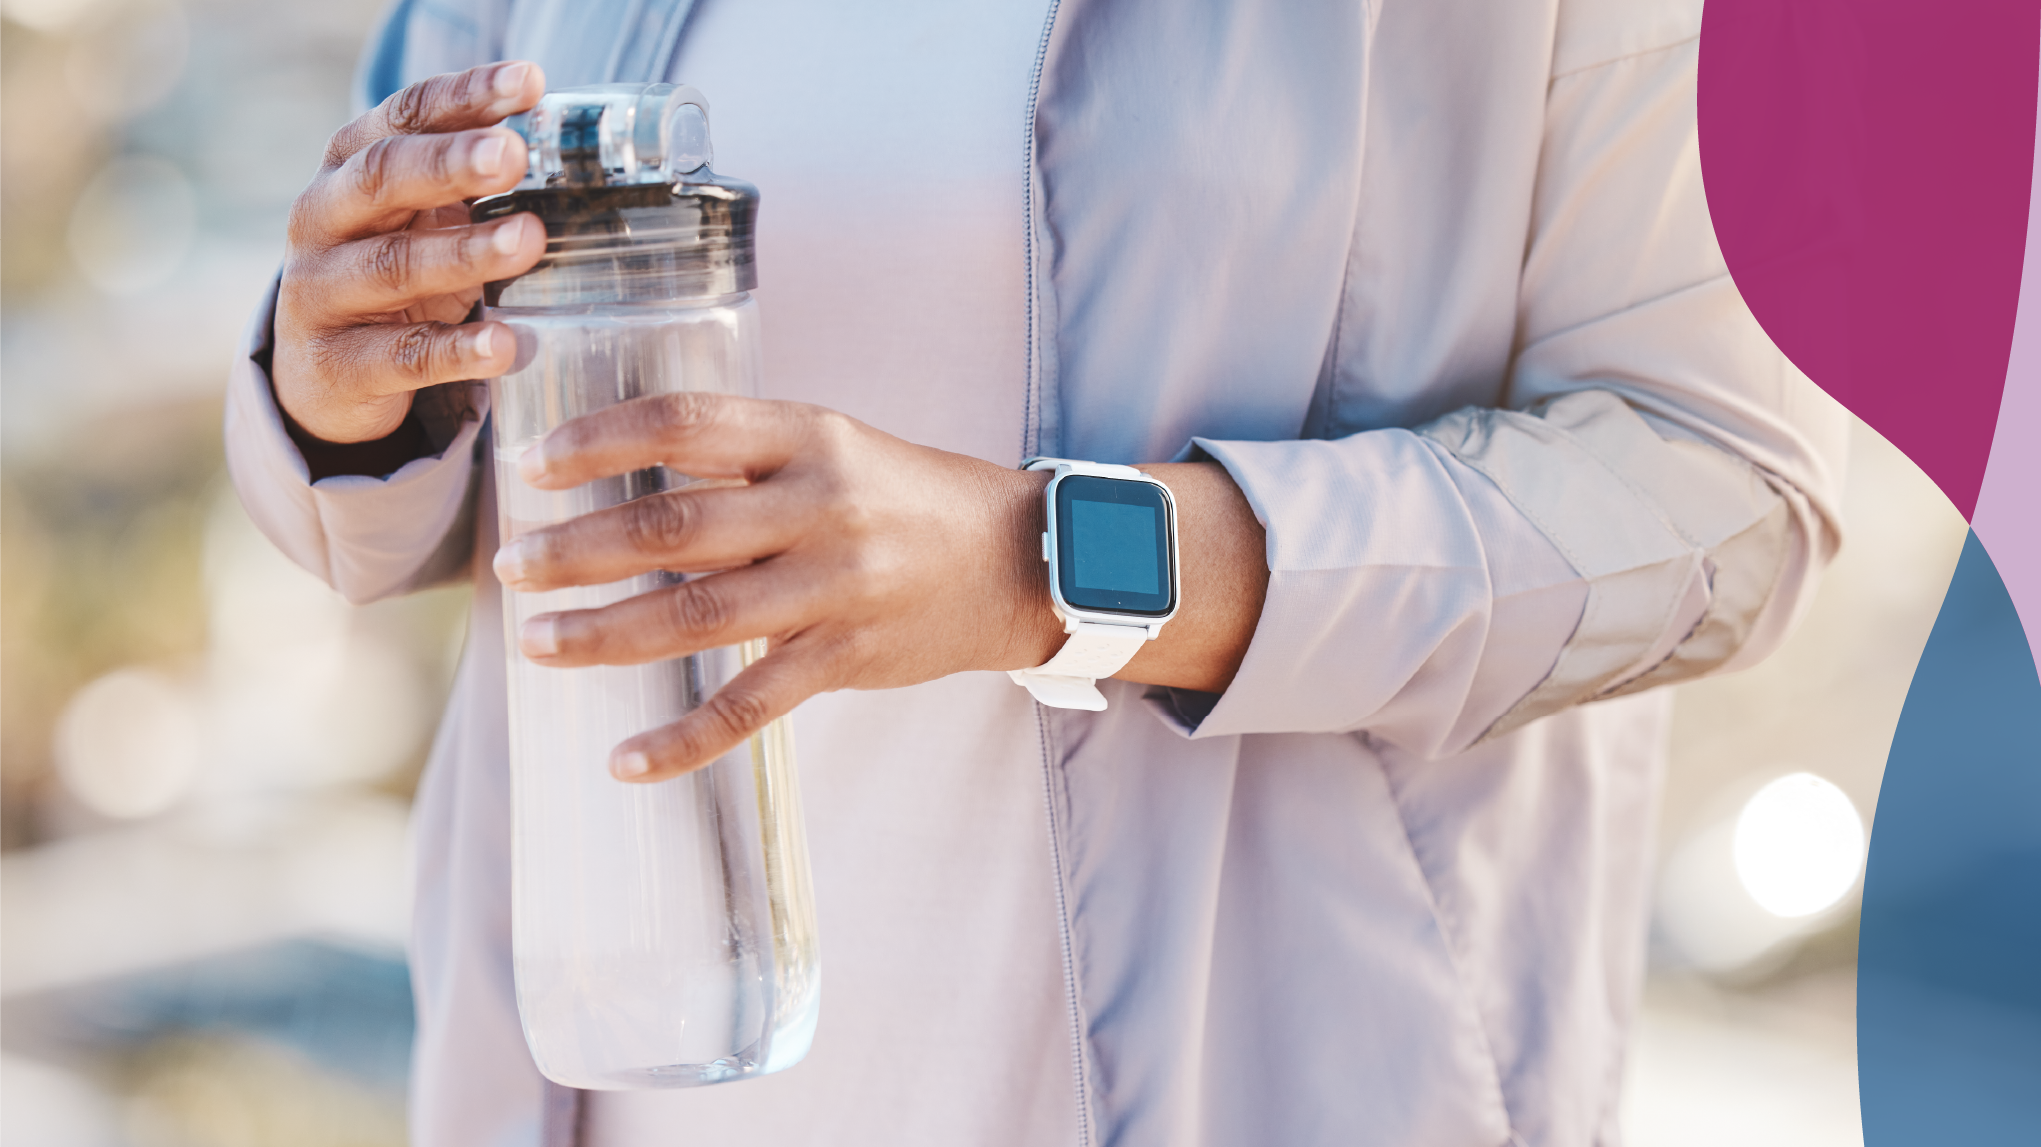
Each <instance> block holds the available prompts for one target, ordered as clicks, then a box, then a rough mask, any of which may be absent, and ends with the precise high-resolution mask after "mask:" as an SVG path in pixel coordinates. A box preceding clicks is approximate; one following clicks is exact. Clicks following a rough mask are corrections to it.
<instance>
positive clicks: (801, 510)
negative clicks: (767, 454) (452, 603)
mask: <svg viewBox="0 0 2041 1147" xmlns="http://www.w3.org/2000/svg"><path fill="white" fill-rule="evenodd" d="M812 516H813V513H812V510H811V509H810V507H809V506H808V505H807V504H805V503H804V500H803V499H802V498H801V497H800V495H799V494H798V493H797V492H790V491H787V490H783V489H780V488H777V487H774V486H771V485H765V486H718V487H711V488H707V489H694V488H690V489H685V490H674V491H671V492H668V493H665V494H653V495H651V496H649V497H644V498H638V499H636V500H634V501H630V502H626V503H624V504H623V505H621V506H612V507H610V508H609V509H606V510H597V511H596V512H594V513H592V514H585V515H583V516H581V517H579V518H575V519H573V520H571V521H567V522H562V523H560V524H559V525H556V526H548V527H546V528H544V529H540V530H533V531H531V532H530V533H527V534H523V535H520V536H518V537H516V538H512V539H511V540H510V541H509V542H508V543H506V544H505V545H504V547H503V548H502V549H500V550H498V551H496V577H497V579H498V580H499V581H501V582H502V583H503V584H504V585H506V586H509V587H510V588H511V589H514V590H518V591H519V592H522V593H536V592H540V591H544V590H549V589H559V588H560V587H562V586H570V585H607V584H608V583H610V582H613V581H621V580H622V579H624V578H627V577H636V576H637V575H639V574H642V573H649V572H650V571H652V570H674V571H679V572H701V571H709V570H727V569H730V568H732V567H735V566H741V565H744V564H746V563H748V562H752V561H755V560H757V559H759V558H763V557H769V556H771V555H773V554H777V553H780V552H782V551H784V550H785V549H786V548H787V547H789V546H791V545H793V544H794V542H795V541H797V540H798V539H799V538H800V537H801V536H802V534H804V533H805V532H806V530H807V524H808V521H809V519H810V518H811V517H812Z"/></svg>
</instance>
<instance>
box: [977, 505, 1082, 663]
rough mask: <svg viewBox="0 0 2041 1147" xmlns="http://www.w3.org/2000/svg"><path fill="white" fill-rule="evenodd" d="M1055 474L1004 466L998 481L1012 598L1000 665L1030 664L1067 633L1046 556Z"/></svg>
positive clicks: (1050, 652) (1052, 651)
mask: <svg viewBox="0 0 2041 1147" xmlns="http://www.w3.org/2000/svg"><path fill="white" fill-rule="evenodd" d="M1050 477H1051V475H1049V474H1047V473H1043V472H1041V471H1033V472H1030V471H1025V470H1008V469H1005V468H1003V467H1002V468H1000V470H999V472H998V475H997V476H996V477H995V479H994V481H995V483H996V488H997V491H998V492H997V493H996V494H995V498H996V500H997V504H998V505H999V506H1000V517H999V527H998V528H999V534H1000V536H1001V537H1002V538H1004V539H1005V541H1006V545H1005V546H1004V547H1003V548H1004V550H1005V556H1004V558H1003V560H1002V562H1001V564H1000V569H1001V571H1002V577H1003V578H1004V582H1005V592H1004V593H1003V594H1002V595H1001V598H1002V599H1003V600H1004V601H1005V602H1007V608H1006V610H1005V611H1004V613H1005V617H1006V624H1005V626H1004V627H1003V637H1004V640H1002V641H1000V642H999V643H998V644H997V645H996V647H995V655H994V658H993V662H992V664H990V665H988V666H987V668H990V669H997V670H1009V669H1030V668H1033V667H1034V666H1037V665H1040V664H1042V663H1043V662H1044V661H1047V660H1048V659H1049V658H1051V657H1054V656H1055V655H1056V650H1057V649H1059V648H1061V647H1062V645H1063V641H1064V638H1065V634H1064V632H1063V621H1062V619H1061V618H1059V617H1057V616H1056V611H1055V609H1054V607H1052V606H1051V604H1050V602H1049V580H1048V572H1047V570H1048V567H1047V566H1046V565H1044V564H1043V561H1042V531H1043V530H1045V529H1046V528H1047V527H1048V515H1047V512H1046V511H1045V509H1044V504H1043V492H1044V491H1045V490H1047V489H1048V486H1049V479H1050Z"/></svg>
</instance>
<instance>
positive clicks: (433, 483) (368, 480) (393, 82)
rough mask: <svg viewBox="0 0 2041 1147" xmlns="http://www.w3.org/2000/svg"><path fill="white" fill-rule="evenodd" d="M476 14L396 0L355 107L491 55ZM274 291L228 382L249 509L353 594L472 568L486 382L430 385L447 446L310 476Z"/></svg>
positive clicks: (431, 421)
mask: <svg viewBox="0 0 2041 1147" xmlns="http://www.w3.org/2000/svg"><path fill="white" fill-rule="evenodd" d="M473 7H474V9H475V10H474V11H460V10H457V9H456V8H455V7H452V6H448V5H443V4H434V5H426V4H419V3H416V2H415V0H399V2H398V3H397V4H395V5H393V6H392V7H391V9H390V10H389V12H388V14H387V15H386V16H385V17H384V21H383V23H382V25H381V26H380V27H379V28H378V29H377V30H376V32H375V33H374V34H373V35H371V36H370V37H369V41H368V47H367V49H366V51H365V52H364V53H363V58H362V63H361V66H360V68H359V69H358V70H357V73H356V77H355V80H356V84H355V110H356V112H357V114H358V113H360V112H361V111H364V110H366V109H367V108H369V107H371V106H373V105H375V104H376V103H379V102H381V101H382V100H383V99H384V98H385V97H386V96H388V95H389V94H390V93H391V92H394V91H396V90H397V89H399V88H401V87H402V86H404V85H405V84H408V83H410V82H412V81H413V80H416V79H419V78H422V77H424V76H429V75H434V74H437V73H439V72H446V71H454V70H458V69H461V68H466V67H471V66H473V65H474V64H477V63H481V62H484V61H486V60H487V59H489V58H490V57H491V55H493V49H492V48H491V45H490V40H489V36H488V32H489V29H490V28H492V27H494V26H495V24H496V23H497V22H500V21H499V20H498V19H497V17H496V14H495V13H494V12H493V8H492V7H491V6H490V5H484V4H478V5H474V6H473ZM275 314H276V288H275V286H274V285H272V287H271V288H270V292H269V294H268V296H267V297H266V298H265V299H264V300H263V301H262V304H261V305H260V306H259V307H257V308H256V313H255V315H254V316H253V318H252V319H251V320H250V323H249V327H248V333H247V335H246V337H245V338H244V339H243V340H242V346H241V348H240V350H239V351H238V353H236V355H235V357H234V362H233V366H232V367H231V369H230V370H229V374H228V380H227V402H226V427H225V446H226V454H227V470H228V473H229V474H230V475H231V476H232V477H233V481H234V489H235V491H236V492H237V493H239V494H240V496H241V504H242V505H243V506H244V507H246V508H247V510H248V515H249V517H251V518H253V519H254V520H255V524H256V525H257V526H258V527H259V528H260V529H261V530H262V532H263V533H264V534H266V535H267V536H268V537H269V539H270V540H271V541H272V542H274V543H276V546H277V548H279V549H281V550H282V551H283V552H284V553H285V554H286V555H287V556H289V557H290V559H291V560H292V561H295V562H297V563H298V564H299V565H301V566H303V567H305V568H306V569H308V570H310V571H311V572H313V573H314V574H317V575H318V576H319V577H321V578H323V579H324V580H325V581H326V583H327V584H328V585H331V586H333V587H334V588H335V589H337V590H339V591H340V592H341V594H342V595H344V596H345V597H346V598H347V599H348V600H349V601H353V602H365V601H373V600H375V599H377V598H381V597H387V596H390V595H392V594H397V593H403V592H407V591H409V590H413V589H420V588H423V587H425V586H428V585H432V584H435V583H437V582H440V581H445V580H448V579H449V578H453V577H458V576H460V575H461V574H462V573H463V572H465V570H466V566H467V561H468V559H469V557H470V556H471V550H472V547H473V544H474V540H473V533H474V531H473V523H474V514H475V510H476V505H475V503H476V497H477V492H478V488H479V483H478V482H477V480H476V477H477V473H478V471H477V467H478V466H479V465H480V464H481V463H482V461H483V459H482V457H481V451H482V448H483V447H482V428H483V425H484V422H483V419H484V417H485V415H486V414H487V409H488V408H487V403H488V394H487V388H485V387H483V386H482V385H480V384H477V383H452V384H449V385H447V386H443V387H433V388H431V389H430V390H429V391H427V392H422V394H421V398H420V400H419V401H420V412H421V414H423V415H424V416H425V417H424V421H425V424H426V429H427V435H428V437H429V438H430V439H431V441H432V443H433V445H434V446H436V447H438V448H439V453H437V454H435V455H432V456H429V457H424V458H416V459H413V460H412V461H410V462H408V463H406V464H405V465H404V466H403V467H401V468H400V469H398V470H397V471H396V472H394V473H392V474H388V475H384V476H382V477H366V476H359V475H346V476H337V477H330V478H324V479H321V480H319V481H318V482H313V481H311V480H310V471H309V469H308V468H307V467H306V465H305V460H304V458H303V456H302V455H300V454H299V452H298V448H297V446H296V445H295V444H293V443H292V441H291V439H290V435H289V433H288V432H287V431H286V430H285V429H284V422H283V416H282V413H281V412H280V411H279V410H278V409H277V405H276V397H275V393H274V392H273V391H272V390H271V388H270V378H269V370H268V367H267V365H266V364H267V363H268V362H269V358H270V355H269V351H270V346H271V343H272V340H273V337H274V336H273V327H274V321H273V320H274V318H275Z"/></svg>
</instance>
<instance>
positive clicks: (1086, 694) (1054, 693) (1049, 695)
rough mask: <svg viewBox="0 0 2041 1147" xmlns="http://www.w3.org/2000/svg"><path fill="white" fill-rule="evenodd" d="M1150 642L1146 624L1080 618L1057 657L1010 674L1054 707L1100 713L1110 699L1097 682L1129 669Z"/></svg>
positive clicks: (1009, 672)
mask: <svg viewBox="0 0 2041 1147" xmlns="http://www.w3.org/2000/svg"><path fill="white" fill-rule="evenodd" d="M1147 641H1148V629H1147V627H1145V626H1134V625H1101V624H1099V623H1098V622H1093V621H1080V622H1078V623H1077V627H1076V628H1075V629H1073V630H1071V632H1070V639H1069V640H1068V641H1065V642H1064V643H1063V648H1061V649H1059V650H1057V651H1056V656H1054V657H1051V658H1050V659H1048V660H1047V661H1044V662H1042V663H1041V664H1040V665H1037V666H1035V667H1034V668H1033V669H1014V670H1009V671H1008V673H1007V676H1009V677H1011V678H1013V679H1014V682H1015V684H1019V685H1025V686H1027V690H1028V692H1029V693H1032V694H1033V695H1034V698H1035V700H1037V701H1040V702H1041V703H1042V704H1044V705H1047V706H1049V707H1051V708H1054V709H1090V710H1092V711H1093V712H1097V711H1099V710H1102V709H1104V708H1105V707H1106V698H1105V694H1103V693H1100V692H1099V691H1098V686H1097V685H1096V684H1094V682H1096V681H1097V680H1098V679H1099V678H1101V677H1111V676H1112V675H1113V674H1115V673H1118V672H1119V671H1120V670H1121V669H1123V668H1125V667H1126V664H1127V662H1129V661H1132V660H1133V659H1134V654H1136V653H1138V652H1140V650H1141V646H1142V645H1144V644H1146V643H1147Z"/></svg>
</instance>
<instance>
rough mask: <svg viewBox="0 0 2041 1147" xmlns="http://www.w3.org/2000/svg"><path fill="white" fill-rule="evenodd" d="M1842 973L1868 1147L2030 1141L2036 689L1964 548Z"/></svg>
mask: <svg viewBox="0 0 2041 1147" xmlns="http://www.w3.org/2000/svg"><path fill="white" fill-rule="evenodd" d="M1857 973H1858V977H1857V1081H1858V1091H1859V1094H1860V1096H1861V1101H1862V1104H1863V1112H1864V1142H1865V1144H1866V1147H1916V1145H1922V1147H1925V1145H1927V1144H1936V1145H1940V1144H2012V1143H2041V679H2037V678H2036V676H2035V670H2034V655H2033V651H2032V650H2031V649H2029V648H2028V645H2027V638H2026V634H2025V632H2024V631H2023V630H2022V629H2021V627H2020V618H2019V614H2018V613H2017V612H2015V610H2014V608H2013V602H2012V598H2011V597H2010V596H2009V595H2008V594H2007V593H2006V587H2005V583H2004V582H2003V581H2001V580H2000V578H1999V574H1998V569H1997V567H1995V566H1994V565H1993V564H1992V561H1991V557H1990V556H1989V555H1988V554H1986V553H1985V550H1984V546H1983V545H1982V544H1981V543H1980V542H1979V541H1978V540H1977V535H1976V534H1972V535H1970V538H1969V540H1968V541H1967V542H1965V543H1964V546H1963V556H1962V559H1961V560H1960V561H1959V562H1958V563H1957V565H1956V574H1955V577H1954V579H1953V580H1951V582H1950V584H1949V593H1948V596H1947V597H1946V598H1944V599H1943V601H1942V612H1941V614H1940V616H1938V617H1937V618H1936V619H1935V628H1934V632H1933V634H1932V635H1930V636H1929V638H1928V644H1927V648H1926V650H1925V651H1923V652H1922V654H1921V661H1920V666H1919V667H1918V668H1917V669H1916V670H1915V671H1914V678H1913V685H1912V687H1911V688H1910V689H1909V690H1908V691H1907V695H1906V708H1905V709H1904V710H1903V711H1902V712H1901V714H1900V719H1899V729H1898V732H1897V733H1896V735H1895V736H1894V737H1893V740H1892V753H1891V756H1890V757H1889V758H1888V759H1887V762H1886V766H1885V781H1884V784H1883V786H1882V788H1881V789H1880V791H1879V794H1878V814H1877V819H1876V821H1875V823H1874V827H1873V830H1872V834H1871V849H1870V857H1869V861H1868V866H1867V868H1866V871H1865V877H1864V913H1863V929H1862V932H1861V935H1860V938H1859V942H1858V950H1857Z"/></svg>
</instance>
